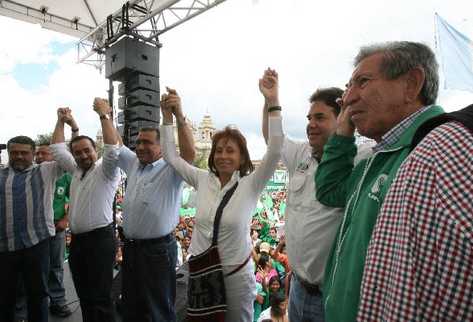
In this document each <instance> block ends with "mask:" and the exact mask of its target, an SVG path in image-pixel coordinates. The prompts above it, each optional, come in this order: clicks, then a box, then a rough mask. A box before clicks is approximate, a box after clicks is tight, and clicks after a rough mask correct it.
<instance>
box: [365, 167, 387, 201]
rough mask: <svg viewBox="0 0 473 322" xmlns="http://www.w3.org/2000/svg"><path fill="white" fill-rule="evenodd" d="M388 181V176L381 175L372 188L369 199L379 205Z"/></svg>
mask: <svg viewBox="0 0 473 322" xmlns="http://www.w3.org/2000/svg"><path fill="white" fill-rule="evenodd" d="M387 180H388V175H387V174H381V175H380V176H379V177H378V178H377V179H376V181H375V182H374V184H373V186H372V187H371V192H369V193H368V197H369V198H371V199H373V200H374V201H376V202H378V203H379V193H380V192H381V188H382V187H383V186H384V184H385V183H386V181H387Z"/></svg>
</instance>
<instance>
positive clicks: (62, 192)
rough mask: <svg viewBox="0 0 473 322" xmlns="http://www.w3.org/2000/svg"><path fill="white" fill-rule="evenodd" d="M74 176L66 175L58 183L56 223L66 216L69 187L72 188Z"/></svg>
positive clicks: (55, 206)
mask: <svg viewBox="0 0 473 322" xmlns="http://www.w3.org/2000/svg"><path fill="white" fill-rule="evenodd" d="M71 180H72V176H71V175H70V174H69V173H65V174H64V175H63V176H62V177H61V178H59V179H58V180H57V181H56V188H55V189H54V201H53V209H54V221H58V220H61V219H62V218H64V216H65V215H66V204H67V203H68V202H69V187H70V186H71Z"/></svg>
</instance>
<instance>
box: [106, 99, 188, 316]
mask: <svg viewBox="0 0 473 322" xmlns="http://www.w3.org/2000/svg"><path fill="white" fill-rule="evenodd" d="M171 91H172V90H171ZM177 132H178V137H179V150H180V151H181V156H182V158H183V159H185V160H186V161H187V162H192V160H193V159H194V155H195V150H194V140H193V137H192V131H191V129H190V127H189V125H188V124H187V123H186V119H185V117H184V116H183V115H180V116H179V117H178V118H177ZM105 134H106V133H105V132H104V136H105ZM116 135H117V134H116ZM159 139H160V136H159V129H157V128H144V129H141V131H140V132H139V134H138V137H137V140H136V154H135V153H134V152H132V151H131V150H130V149H128V148H127V147H126V146H122V147H121V148H120V154H119V166H120V168H121V169H122V170H123V171H125V173H126V175H127V190H126V193H125V200H124V205H123V232H124V235H125V240H124V249H123V264H122V274H123V275H122V278H123V279H122V300H123V321H124V322H136V321H153V322H158V321H167V322H173V321H175V320H176V314H175V308H174V302H175V298H176V259H177V245H176V239H175V236H174V234H173V232H174V229H175V227H176V226H177V224H178V219H179V218H178V217H179V212H178V211H179V206H180V200H181V191H182V184H181V183H182V178H181V177H180V176H179V174H178V173H177V172H176V171H175V170H174V168H172V167H171V166H170V165H169V164H167V163H166V162H165V161H164V160H163V159H162V158H161V147H160V143H159Z"/></svg>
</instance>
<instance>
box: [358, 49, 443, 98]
mask: <svg viewBox="0 0 473 322" xmlns="http://www.w3.org/2000/svg"><path fill="white" fill-rule="evenodd" d="M374 54H382V55H383V61H382V63H381V66H380V72H381V73H383V74H384V76H385V77H386V78H388V79H396V78H397V77H399V76H401V75H404V74H405V73H407V72H408V71H410V70H412V69H414V68H417V67H420V68H422V69H423V70H424V73H425V81H424V85H423V86H422V90H421V91H420V98H421V101H422V103H423V104H425V105H431V104H434V103H435V101H436V100H437V95H438V90H439V75H438V67H439V66H438V63H437V60H436V59H435V54H434V52H433V51H432V50H431V49H430V48H429V47H428V46H427V45H424V44H421V43H417V42H411V41H393V42H386V43H381V44H374V45H369V46H364V47H361V49H360V52H359V53H358V55H357V56H356V57H355V63H354V65H355V66H357V65H358V64H359V63H360V62H361V61H362V60H363V59H365V58H367V57H369V56H372V55H374Z"/></svg>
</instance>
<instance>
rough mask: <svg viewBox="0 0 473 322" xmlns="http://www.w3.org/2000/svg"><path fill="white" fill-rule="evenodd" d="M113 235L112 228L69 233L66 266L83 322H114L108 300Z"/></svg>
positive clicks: (110, 282)
mask: <svg viewBox="0 0 473 322" xmlns="http://www.w3.org/2000/svg"><path fill="white" fill-rule="evenodd" d="M114 263H115V234H114V231H113V227H112V225H108V226H106V227H102V228H98V229H95V230H92V231H90V232H86V233H82V234H72V238H71V246H70V253H69V267H70V268H71V273H72V279H73V281H74V286H75V288H76V292H77V295H78V296H79V300H80V307H81V310H82V319H83V321H84V322H114V321H115V314H114V307H113V302H112V299H111V288H112V281H113V265H114Z"/></svg>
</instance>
